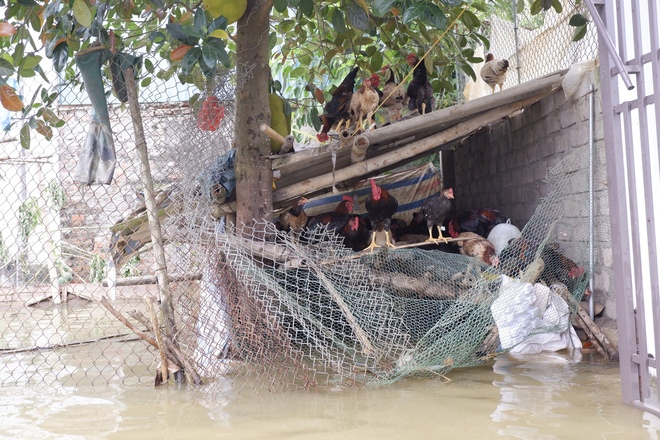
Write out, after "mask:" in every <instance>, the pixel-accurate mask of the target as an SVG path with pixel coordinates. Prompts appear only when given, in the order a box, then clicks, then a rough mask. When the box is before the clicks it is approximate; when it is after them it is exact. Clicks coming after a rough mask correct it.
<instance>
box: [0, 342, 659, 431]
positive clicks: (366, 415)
mask: <svg viewBox="0 0 660 440" xmlns="http://www.w3.org/2000/svg"><path fill="white" fill-rule="evenodd" d="M449 377H450V379H451V382H445V381H444V380H441V379H440V378H424V379H415V380H405V381H401V382H398V383H395V384H393V385H389V386H383V387H379V388H369V389H359V390H355V389H350V390H344V391H335V392H323V393H309V392H291V393H281V394H268V393H262V394H260V395H254V394H251V393H247V394H248V395H246V396H243V397H238V398H234V399H231V400H229V401H227V400H223V401H222V402H218V401H213V400H211V399H206V400H202V399H201V398H200V395H199V393H196V392H194V391H193V390H189V389H186V388H185V387H183V388H181V389H175V388H174V387H172V388H163V389H158V390H156V389H153V388H152V387H150V386H148V385H147V386H145V385H139V384H136V385H135V386H126V385H124V386H119V385H113V386H100V387H95V388H92V387H84V388H83V387H78V388H73V387H64V386H61V387H35V386H21V387H18V386H17V387H13V388H0V411H2V412H3V419H2V423H0V438H8V439H9V438H11V439H14V438H30V439H31V438H39V439H62V438H65V439H79V438H81V439H83V438H84V439H96V438H110V439H122V440H125V439H140V440H144V439H187V438H214V439H216V438H217V439H224V438H232V439H241V440H243V439H265V438H268V439H335V438H337V439H342V440H350V439H364V440H370V439H379V440H381V439H413V438H414V439H418V438H419V439H435V438H438V439H445V438H447V439H455V438H456V439H491V438H492V439H502V438H506V439H543V440H545V439H561V440H564V439H573V438H574V439H591V438H603V439H621V440H624V439H625V440H628V439H657V438H658V426H660V423H659V422H660V421H659V420H658V418H657V417H655V416H653V415H650V414H646V413H644V412H642V411H640V410H637V409H634V408H632V407H628V406H624V405H622V404H621V393H620V381H619V370H618V367H617V366H616V365H613V364H610V363H607V362H604V361H602V360H600V359H599V358H598V357H597V356H596V357H592V356H590V355H585V357H584V358H582V359H580V357H579V356H572V355H569V354H565V353H561V354H556V353H550V354H542V355H528V356H524V357H518V358H513V357H511V356H500V357H499V358H498V359H497V360H496V361H495V362H494V363H492V364H490V365H483V366H480V367H476V368H465V369H457V370H454V371H452V372H450V374H449Z"/></svg>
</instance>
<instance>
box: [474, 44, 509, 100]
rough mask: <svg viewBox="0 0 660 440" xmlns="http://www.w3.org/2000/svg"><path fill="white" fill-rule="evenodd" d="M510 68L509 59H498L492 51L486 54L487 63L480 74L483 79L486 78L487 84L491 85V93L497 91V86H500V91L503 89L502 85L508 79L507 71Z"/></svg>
mask: <svg viewBox="0 0 660 440" xmlns="http://www.w3.org/2000/svg"><path fill="white" fill-rule="evenodd" d="M508 68H509V61H507V60H497V59H495V56H494V55H493V54H492V53H489V54H488V55H486V63H485V64H484V66H483V67H482V68H481V71H480V72H479V75H480V76H481V79H483V80H484V82H485V83H486V84H488V85H489V86H490V89H491V93H495V86H496V85H499V86H500V91H501V90H502V85H503V84H504V81H506V72H507V69H508Z"/></svg>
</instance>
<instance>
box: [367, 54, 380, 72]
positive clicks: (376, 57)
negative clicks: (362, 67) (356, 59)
mask: <svg viewBox="0 0 660 440" xmlns="http://www.w3.org/2000/svg"><path fill="white" fill-rule="evenodd" d="M369 64H370V65H371V70H373V71H374V72H378V71H379V70H380V68H381V67H383V53H382V52H376V53H374V54H373V56H372V57H371V59H370V60H369Z"/></svg>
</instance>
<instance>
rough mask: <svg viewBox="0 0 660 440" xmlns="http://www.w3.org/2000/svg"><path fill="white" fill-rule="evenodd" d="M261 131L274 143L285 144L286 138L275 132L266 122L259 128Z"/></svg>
mask: <svg viewBox="0 0 660 440" xmlns="http://www.w3.org/2000/svg"><path fill="white" fill-rule="evenodd" d="M259 129H260V130H261V131H262V132H263V133H264V134H266V136H268V137H269V138H271V139H272V140H274V141H277V142H280V143H281V144H284V142H286V140H285V139H284V136H282V135H281V134H279V133H278V132H276V131H275V130H273V129H272V128H271V127H270V126H269V125H268V124H266V123H265V122H264V123H263V124H261V125H260V126H259Z"/></svg>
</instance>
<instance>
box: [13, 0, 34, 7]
mask: <svg viewBox="0 0 660 440" xmlns="http://www.w3.org/2000/svg"><path fill="white" fill-rule="evenodd" d="M17 3H18V4H19V5H21V6H27V7H28V8H33V7H35V6H39V3H37V2H35V1H34V0H17Z"/></svg>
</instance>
